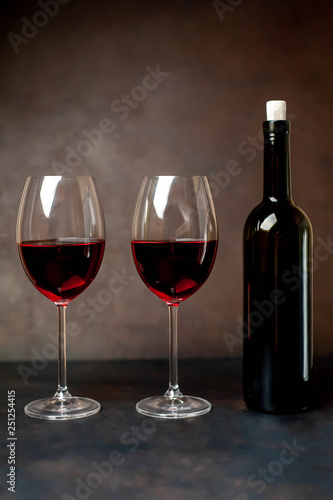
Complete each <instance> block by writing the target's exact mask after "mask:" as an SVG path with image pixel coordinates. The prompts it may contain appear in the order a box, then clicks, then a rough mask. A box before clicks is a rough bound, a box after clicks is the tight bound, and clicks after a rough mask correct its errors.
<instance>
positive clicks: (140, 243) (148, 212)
mask: <svg viewBox="0 0 333 500" xmlns="http://www.w3.org/2000/svg"><path fill="white" fill-rule="evenodd" d="M217 244H218V229H217V222H216V216H215V210H214V204H213V199H212V195H211V192H210V187H209V184H208V179H207V178H206V177H200V176H194V177H190V176H158V177H145V178H144V179H143V182H142V185H141V189H140V193H139V196H138V200H137V203H136V208H135V213H134V220H133V228H132V252H133V257H134V262H135V265H136V268H137V270H138V273H139V275H140V277H141V278H142V280H143V282H144V283H145V284H146V285H147V287H148V288H149V289H150V290H151V291H152V292H153V293H155V295H157V296H158V297H159V298H160V299H162V300H163V301H164V302H166V304H167V306H168V309H169V388H168V390H167V391H166V393H165V394H164V396H156V397H149V398H146V399H143V400H142V401H140V402H139V403H137V405H136V409H137V411H138V412H139V413H142V414H143V415H147V416H151V417H157V418H187V417H194V416H197V415H202V414H204V413H207V412H209V411H210V409H211V404H210V403H209V402H208V401H206V400H204V399H202V398H198V397H193V396H183V394H182V393H181V392H180V389H179V385H178V366H177V365H178V359H177V356H178V353H177V351H178V348H177V313H178V306H179V304H180V303H181V302H183V301H184V300H186V299H187V298H188V297H190V296H191V295H192V294H193V293H195V292H196V291H197V290H198V289H199V288H200V287H201V286H202V285H203V283H204V282H205V281H206V279H207V278H208V276H209V274H210V272H211V270H212V267H213V264H214V261H215V256H216V252H217Z"/></svg>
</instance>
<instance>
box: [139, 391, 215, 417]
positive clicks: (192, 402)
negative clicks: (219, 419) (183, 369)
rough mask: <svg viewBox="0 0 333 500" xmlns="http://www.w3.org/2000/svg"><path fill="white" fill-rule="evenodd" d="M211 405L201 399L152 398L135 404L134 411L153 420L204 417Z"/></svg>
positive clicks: (190, 397)
mask: <svg viewBox="0 0 333 500" xmlns="http://www.w3.org/2000/svg"><path fill="white" fill-rule="evenodd" d="M211 409H212V405H211V404H210V403H209V402H208V401H206V400H205V399H202V398H197V397H194V396H179V397H178V398H170V397H167V396H153V397H150V398H146V399H142V401H139V402H138V403H137V404H136V410H137V411H138V412H139V413H142V415H147V416H148V417H154V418H173V419H176V418H189V417H197V416H199V415H204V414H205V413H208V412H209V411H210V410H211Z"/></svg>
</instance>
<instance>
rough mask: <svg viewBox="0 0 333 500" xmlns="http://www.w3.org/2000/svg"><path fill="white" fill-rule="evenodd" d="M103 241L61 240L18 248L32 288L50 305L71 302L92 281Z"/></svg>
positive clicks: (26, 244)
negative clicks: (63, 301) (50, 301)
mask: <svg viewBox="0 0 333 500" xmlns="http://www.w3.org/2000/svg"><path fill="white" fill-rule="evenodd" d="M104 247H105V241H104V240H98V239H97V240H88V241H87V240H86V239H80V238H61V239H60V240H46V241H24V242H22V243H19V244H18V250H19V254H20V257H21V261H22V264H23V267H24V269H25V271H26V273H27V275H28V277H29V279H30V280H31V282H32V283H33V285H34V286H35V287H36V288H37V290H39V291H40V292H41V293H42V294H43V295H45V296H46V297H47V298H48V299H50V300H52V301H53V302H57V301H62V300H66V301H69V300H72V299H74V298H75V297H77V296H78V295H79V294H80V293H82V292H83V290H85V289H86V288H87V286H89V285H90V283H91V282H92V281H93V279H94V278H95V276H96V274H97V271H98V269H99V267H100V264H101V262H102V258H103V253H104Z"/></svg>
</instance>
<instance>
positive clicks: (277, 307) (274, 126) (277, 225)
mask: <svg viewBox="0 0 333 500" xmlns="http://www.w3.org/2000/svg"><path fill="white" fill-rule="evenodd" d="M266 110H267V121H265V122H264V123H263V131H264V196H263V200H262V202H261V203H260V205H258V206H257V207H256V208H255V209H254V210H253V211H252V212H251V213H250V215H249V217H248V218H247V221H246V223H245V228H244V240H243V251H244V257H243V258H244V325H243V326H244V344H243V391H244V400H245V402H246V404H247V406H248V408H250V409H252V410H256V411H261V412H265V413H296V412H302V411H307V410H309V409H310V408H311V405H312V382H313V352H312V351H313V347H312V247H313V241H312V228H311V223H310V220H309V219H308V217H307V215H306V214H305V213H304V212H303V210H301V209H300V208H299V207H298V206H297V205H295V203H294V202H293V200H292V196H291V180H290V152H289V143H290V139H289V136H290V122H289V121H287V120H286V103H285V101H268V102H267V104H266Z"/></svg>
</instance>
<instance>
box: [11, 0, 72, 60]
mask: <svg viewBox="0 0 333 500" xmlns="http://www.w3.org/2000/svg"><path fill="white" fill-rule="evenodd" d="M69 2H70V0H39V2H38V6H39V7H41V9H42V10H38V11H37V12H35V13H34V15H33V16H32V19H28V18H27V17H22V18H21V21H22V27H21V33H20V35H18V34H17V33H13V32H12V31H10V32H9V33H8V34H7V38H8V40H9V41H10V44H11V46H12V48H13V50H14V52H15V54H18V53H19V47H20V45H22V44H24V45H26V44H27V43H29V41H30V40H32V39H33V38H35V36H36V35H37V34H38V33H39V30H40V29H41V28H44V27H45V26H46V25H47V24H48V22H49V20H50V18H53V17H55V16H56V15H57V14H58V12H59V9H60V6H61V5H66V4H68V3H69Z"/></svg>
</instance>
